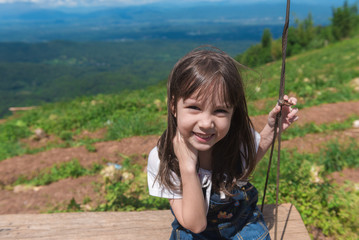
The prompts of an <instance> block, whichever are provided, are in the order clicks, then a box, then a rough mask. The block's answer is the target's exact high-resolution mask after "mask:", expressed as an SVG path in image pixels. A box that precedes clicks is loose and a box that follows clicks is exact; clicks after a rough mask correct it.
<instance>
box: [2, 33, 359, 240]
mask: <svg viewBox="0 0 359 240" xmlns="http://www.w3.org/2000/svg"><path fill="white" fill-rule="evenodd" d="M358 50H359V39H358V38H353V39H347V40H344V41H341V42H337V43H334V44H329V45H328V46H327V47H325V48H323V49H317V50H312V51H308V52H305V53H302V54H299V55H295V56H292V57H290V58H288V60H287V75H286V92H287V93H289V94H291V95H293V94H294V95H296V97H297V98H298V100H299V103H298V107H299V108H300V109H305V108H309V107H312V106H318V105H320V104H323V103H336V102H345V101H350V100H355V101H358V100H359V94H358V92H357V91H356V90H355V88H354V87H353V85H352V83H353V79H355V78H357V77H358V76H359V69H358V66H359V55H358V52H359V51H358ZM280 64H281V63H280V62H274V63H270V64H267V65H263V66H260V67H258V68H256V69H255V70H256V72H253V71H249V72H243V74H244V75H243V76H244V78H245V82H246V83H247V85H246V86H247V92H248V99H249V109H250V110H249V111H250V115H251V116H255V115H261V114H266V113H267V112H268V111H269V110H270V109H271V108H272V107H273V101H274V102H275V100H273V99H276V97H277V95H278V85H279V79H280ZM258 73H259V74H258ZM258 100H267V101H266V102H267V104H265V106H264V107H263V108H261V109H257V108H255V106H256V102H257V101H258ZM333 114H335V113H333ZM354 119H358V116H353V118H351V119H348V120H346V121H344V122H340V123H331V124H324V125H316V124H309V125H304V126H300V127H299V126H295V127H293V128H291V129H289V130H288V132H287V133H288V135H287V136H286V135H284V137H285V138H287V139H290V138H294V137H297V136H303V137H305V136H306V135H307V134H308V133H317V132H318V131H319V132H321V133H327V134H330V133H331V131H334V130H338V131H341V130H345V129H349V128H351V122H352V120H354ZM165 120H166V86H165V81H160V82H158V83H156V84H155V85H152V86H149V87H147V88H144V89H140V90H132V91H124V92H122V93H120V94H100V95H95V96H87V97H79V98H77V99H75V100H71V101H63V102H57V103H51V104H44V105H42V106H40V107H38V108H37V109H35V110H31V111H28V112H22V113H18V114H16V115H15V116H10V117H8V118H7V119H6V121H5V122H3V123H1V124H0V156H1V159H2V160H3V159H7V158H10V157H14V156H19V155H22V154H25V153H33V154H34V153H36V152H39V151H44V150H47V149H51V148H54V147H71V146H81V145H84V146H86V147H87V149H88V150H89V152H91V151H93V150H94V149H93V147H92V145H91V144H93V143H94V142H95V141H105V140H120V139H122V138H125V137H131V136H140V135H152V134H154V135H159V134H161V133H162V131H163V130H164V129H165V127H166V121H165ZM36 128H41V129H43V130H44V131H45V132H46V133H47V134H50V135H56V136H58V137H59V138H60V139H62V140H63V143H62V144H60V145H56V144H52V145H51V144H49V145H47V146H46V147H44V148H42V149H37V150H33V149H32V150H31V149H28V148H27V146H26V145H24V144H22V143H21V142H20V139H24V138H29V137H31V135H33V131H34V130H35V129H36ZM102 128H107V135H106V137H105V138H104V139H97V140H96V139H95V140H93V139H92V140H90V139H88V140H79V141H77V140H75V139H76V138H75V136H76V135H78V134H80V133H81V132H83V131H84V130H89V131H95V130H97V129H102ZM358 149H359V145H358V143H357V142H352V143H351V144H350V145H341V144H340V143H338V142H330V143H328V144H327V145H326V147H325V148H323V150H322V151H321V152H320V153H315V154H311V153H301V154H299V153H298V152H297V151H296V150H283V154H282V159H283V160H282V166H281V169H282V173H281V194H280V201H281V202H291V203H293V204H294V205H295V206H296V208H297V209H298V210H299V212H300V214H301V216H302V218H303V221H304V223H305V224H306V226H307V228H308V230H310V229H312V228H313V227H314V228H317V229H320V230H321V231H322V233H323V234H324V235H326V236H334V237H335V238H336V239H358V234H359V232H358V223H357V213H358V212H359V209H358V206H359V204H358V203H359V192H358V191H357V190H355V188H354V187H353V184H352V183H350V182H348V183H346V185H344V187H343V186H338V185H332V184H330V182H329V180H328V179H327V178H326V177H327V176H328V175H329V174H330V173H332V172H334V171H340V170H342V169H344V168H348V167H349V168H358V167H359V158H358V156H359V151H358ZM265 165H266V161H263V162H262V163H261V164H260V165H259V166H258V167H257V170H256V172H255V174H254V178H253V182H254V184H255V185H256V186H257V187H258V190H259V191H260V192H261V191H262V188H263V186H262V185H263V182H264V176H265V170H266V166H265ZM273 166H275V163H274V164H273ZM313 166H317V167H318V168H319V169H321V170H320V178H321V181H319V182H316V181H313V180H312V175H311V174H312V171H313V170H312V167H313ZM100 168H101V167H99V166H94V167H93V168H92V169H84V168H82V167H81V166H78V163H76V161H73V162H71V163H69V165H61V166H54V167H53V168H52V169H51V170H49V172H52V173H53V175H54V178H50V177H49V175H46V174H42V175H39V176H38V178H37V179H30V180H29V179H27V180H26V178H21V179H18V182H17V183H16V184H20V183H21V184H24V183H27V184H32V185H42V184H46V183H49V182H54V181H58V179H61V178H68V177H77V176H81V175H87V174H96V173H98V171H100ZM121 171H123V172H127V173H130V174H132V175H131V176H133V177H132V178H129V179H127V180H126V181H115V182H111V181H108V182H107V183H106V184H105V188H106V194H107V195H106V199H107V203H106V204H102V205H99V206H98V208H97V209H96V210H99V211H103V210H143V209H163V208H168V202H167V201H166V200H163V199H158V198H153V197H149V196H148V191H147V187H146V174H145V173H144V172H143V169H142V168H141V166H139V165H137V164H133V163H132V159H131V157H129V158H127V160H125V161H124V162H123V169H122V170H121ZM272 171H273V172H275V171H274V169H273V170H272ZM55 173H56V174H55ZM71 174H73V175H71ZM274 178H275V176H274V174H272V175H271V180H270V182H271V183H270V185H269V194H268V197H267V203H273V202H274V192H275V191H274V189H275V186H274V182H275V181H274ZM27 181H28V182H27ZM76 204H77V203H76V202H72V203H71V206H70V207H69V209H68V210H69V211H73V210H81V209H80V208H79V207H78V206H79V205H76Z"/></svg>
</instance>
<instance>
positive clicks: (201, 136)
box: [196, 133, 212, 139]
mask: <svg viewBox="0 0 359 240" xmlns="http://www.w3.org/2000/svg"><path fill="white" fill-rule="evenodd" d="M196 135H197V136H198V137H200V138H203V139H208V138H210V137H211V136H212V134H210V135H207V134H206V135H202V134H199V133H196Z"/></svg>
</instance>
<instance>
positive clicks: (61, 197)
mask: <svg viewBox="0 0 359 240" xmlns="http://www.w3.org/2000/svg"><path fill="white" fill-rule="evenodd" d="M261 104H262V103H261ZM353 114H356V115H359V101H356V102H345V103H344V102H343V103H336V104H323V105H321V106H316V107H311V108H307V109H303V110H301V111H300V113H299V117H300V120H299V121H298V122H297V124H300V125H303V124H305V123H309V122H315V123H317V124H322V123H331V122H341V121H344V120H346V119H347V118H348V117H350V116H351V115H353ZM266 119H267V116H257V117H253V118H252V120H253V123H254V125H255V128H256V129H257V131H260V130H261V128H262V127H263V126H264V125H265V123H266ZM105 131H106V130H105V129H102V130H99V131H97V132H95V133H90V132H84V133H82V134H80V135H78V136H76V137H75V138H76V139H78V138H97V139H102V138H103V137H104V135H105ZM158 138H159V137H158V136H144V137H132V138H128V139H123V140H121V141H107V142H98V143H95V144H93V146H94V147H95V148H96V152H89V151H88V150H87V149H86V148H85V147H84V146H81V147H72V148H55V149H51V150H48V151H45V152H40V153H37V154H32V155H30V154H28V155H23V156H18V157H13V158H10V159H6V160H3V161H1V162H0V196H1V198H0V214H10V213H39V212H46V211H48V210H54V209H59V210H65V209H66V207H67V205H68V204H69V203H70V201H71V199H72V198H74V199H75V200H76V202H77V203H79V204H82V203H83V201H84V199H87V200H88V199H90V200H91V201H90V202H89V203H87V204H83V205H82V208H83V209H84V210H90V209H91V208H93V207H95V206H97V205H98V204H99V203H102V202H104V196H103V192H102V191H103V190H102V187H101V186H102V181H103V180H102V178H101V177H100V176H85V177H80V178H78V179H64V180H61V181H58V182H55V183H52V184H49V185H47V186H41V187H40V188H31V189H24V188H21V186H20V187H15V188H14V187H12V186H11V184H12V183H13V182H14V181H15V180H16V179H17V178H18V177H19V176H21V175H23V176H26V177H31V176H34V175H36V174H37V173H39V172H40V171H43V170H44V169H46V168H49V167H51V166H53V165H54V164H57V163H61V162H67V161H71V160H73V159H78V160H79V162H80V163H81V164H82V165H83V166H91V165H92V164H93V163H100V164H104V159H105V161H108V162H113V163H121V161H122V160H123V156H131V157H132V158H133V159H135V161H136V162H137V163H139V164H141V165H143V166H145V165H146V157H147V154H148V153H149V151H150V150H151V149H152V148H153V147H154V146H155V145H156V143H157V140H158ZM351 139H356V140H357V141H359V129H354V128H352V129H347V130H345V131H341V132H331V133H330V135H328V134H325V133H323V134H308V135H306V136H304V137H301V138H294V139H292V140H289V141H284V142H283V147H284V148H297V149H298V151H299V152H318V151H319V150H320V148H321V146H322V145H323V144H326V143H327V142H328V141H330V140H338V141H339V142H348V141H350V140H351ZM42 141H43V142H41V140H40V141H35V140H24V141H23V143H25V144H28V146H30V147H31V148H39V147H43V146H44V145H46V142H47V141H55V142H56V141H60V140H59V139H56V138H54V137H51V136H48V138H47V140H46V139H45V140H42ZM358 172H359V170H358V169H351V170H344V171H343V172H341V173H335V174H333V175H332V176H331V177H332V179H333V181H335V182H337V183H339V184H341V183H343V182H344V181H345V180H350V181H353V182H359V179H358V177H357V176H359V174H358Z"/></svg>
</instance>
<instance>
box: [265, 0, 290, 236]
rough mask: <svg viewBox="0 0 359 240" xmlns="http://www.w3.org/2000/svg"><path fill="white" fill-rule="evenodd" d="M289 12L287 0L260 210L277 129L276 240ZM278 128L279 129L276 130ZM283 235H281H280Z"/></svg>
mask: <svg viewBox="0 0 359 240" xmlns="http://www.w3.org/2000/svg"><path fill="white" fill-rule="evenodd" d="M289 13H290V0H287V9H286V16H285V24H284V28H283V34H282V71H281V78H280V87H279V98H278V99H279V100H278V104H279V105H280V108H281V109H280V112H279V113H278V114H277V116H276V119H275V124H274V133H273V141H272V146H271V152H270V157H269V163H268V169H267V177H266V182H265V187H264V192H263V199H262V207H261V211H262V212H263V208H264V200H265V195H266V191H267V186H268V178H269V172H270V167H271V164H272V157H273V150H274V144H275V140H276V138H277V131H278V160H277V180H276V186H277V187H276V210H275V229H274V239H275V240H277V230H278V198H279V179H280V149H281V139H282V130H283V129H282V107H283V104H284V101H283V96H284V88H285V60H286V52H287V42H288V41H287V39H288V27H289ZM278 128H279V130H278ZM282 236H283V235H282Z"/></svg>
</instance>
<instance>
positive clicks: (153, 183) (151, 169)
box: [147, 147, 182, 199]
mask: <svg viewBox="0 0 359 240" xmlns="http://www.w3.org/2000/svg"><path fill="white" fill-rule="evenodd" d="M159 168H160V159H159V157H158V150H157V147H155V148H153V149H152V151H151V152H150V154H149V156H148V163H147V182H148V190H149V193H150V195H151V196H155V197H162V198H170V199H178V198H182V192H181V191H172V190H170V189H167V188H165V187H164V186H163V185H161V184H160V183H159V182H158V180H157V179H156V176H157V174H158V171H159ZM172 181H173V183H175V184H178V186H179V185H180V180H179V179H178V177H177V176H176V175H175V174H173V175H172Z"/></svg>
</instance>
